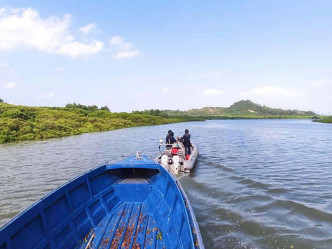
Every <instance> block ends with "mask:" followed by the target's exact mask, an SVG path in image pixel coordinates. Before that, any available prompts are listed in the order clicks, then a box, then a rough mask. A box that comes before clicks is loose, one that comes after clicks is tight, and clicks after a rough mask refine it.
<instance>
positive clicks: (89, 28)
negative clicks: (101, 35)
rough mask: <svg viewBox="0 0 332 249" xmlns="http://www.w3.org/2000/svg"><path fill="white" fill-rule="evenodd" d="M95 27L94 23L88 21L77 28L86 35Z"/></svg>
mask: <svg viewBox="0 0 332 249" xmlns="http://www.w3.org/2000/svg"><path fill="white" fill-rule="evenodd" d="M95 28H96V25H95V24H94V23H90V24H88V25H86V26H84V27H80V28H79V29H78V30H79V31H81V32H82V33H83V34H84V35H87V34H89V33H90V32H91V31H92V30H93V29H95Z"/></svg>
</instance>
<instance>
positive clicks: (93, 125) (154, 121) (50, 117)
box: [0, 103, 199, 144]
mask: <svg viewBox="0 0 332 249" xmlns="http://www.w3.org/2000/svg"><path fill="white" fill-rule="evenodd" d="M192 120H199V118H189V117H174V118H171V117H167V116H158V115H147V114H134V113H111V112H110V111H109V110H108V108H105V107H103V108H100V109H98V107H96V106H83V105H73V104H72V105H67V107H64V108H63V107H28V106H17V105H10V104H6V103H0V144H1V143H8V142H13V141H23V140H37V139H45V138H56V137H64V136H71V135H78V134H82V133H87V132H97V131H109V130H114V129H120V128H126V127H134V126H145V125H160V124H168V123H176V122H184V121H192Z"/></svg>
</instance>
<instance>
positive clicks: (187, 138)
mask: <svg viewBox="0 0 332 249" xmlns="http://www.w3.org/2000/svg"><path fill="white" fill-rule="evenodd" d="M190 136H191V135H190V134H189V131H188V129H186V130H185V131H184V135H183V136H182V138H181V142H182V143H183V146H184V148H185V152H186V155H190V154H191V142H190Z"/></svg>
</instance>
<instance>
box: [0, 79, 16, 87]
mask: <svg viewBox="0 0 332 249" xmlns="http://www.w3.org/2000/svg"><path fill="white" fill-rule="evenodd" d="M16 87H17V84H16V83H15V82H13V81H11V82H8V83H3V84H2V88H5V89H13V88H16Z"/></svg>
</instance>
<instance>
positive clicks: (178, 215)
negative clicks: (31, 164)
mask: <svg viewBox="0 0 332 249" xmlns="http://www.w3.org/2000/svg"><path fill="white" fill-rule="evenodd" d="M21 248H136V249H141V248H185V249H187V248H188V249H189V248H194V249H195V248H200V249H201V248H204V245H203V242H202V239H201V235H200V231H199V227H198V225H197V222H196V219H195V215H194V213H193V210H192V207H191V205H190V203H189V201H188V199H187V197H186V194H185V192H184V191H183V189H182V187H181V185H180V184H179V182H178V181H177V179H176V178H175V177H174V176H173V175H172V174H170V173H169V172H168V171H167V170H166V169H165V168H163V167H162V166H161V165H159V164H157V163H155V162H154V161H152V160H150V159H149V158H148V157H147V156H142V157H136V156H131V157H128V158H127V159H125V160H123V161H121V162H118V163H114V164H105V165H102V166H100V167H98V168H95V169H93V170H90V171H89V172H87V173H85V174H83V175H81V176H79V177H77V178H76V179H74V180H72V181H70V182H68V183H67V184H65V185H63V186H61V187H60V188H58V189H56V190H55V191H53V192H51V193H50V194H49V195H47V196H46V197H44V198H43V199H41V200H40V201H38V202H37V203H36V204H34V205H33V206H32V207H30V208H28V209H27V210H26V211H24V212H23V213H22V214H20V215H18V216H17V217H16V218H15V219H13V220H12V221H11V222H9V223H8V224H7V225H6V226H4V227H3V228H2V229H1V230H0V249H21Z"/></svg>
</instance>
